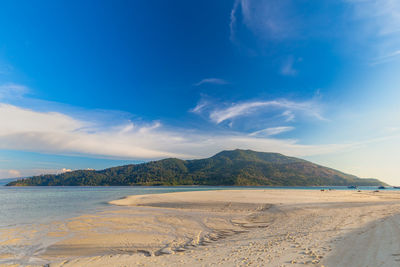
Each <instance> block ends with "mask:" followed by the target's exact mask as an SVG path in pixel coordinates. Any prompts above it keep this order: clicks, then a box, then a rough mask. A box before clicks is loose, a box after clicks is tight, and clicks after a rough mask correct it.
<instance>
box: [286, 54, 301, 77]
mask: <svg viewBox="0 0 400 267" xmlns="http://www.w3.org/2000/svg"><path fill="white" fill-rule="evenodd" d="M296 61H301V59H297V60H296ZM294 64H295V60H294V58H293V56H290V57H288V58H287V59H286V60H285V61H284V62H283V64H282V67H281V74H282V75H286V76H295V75H297V70H296V69H295V68H294Z"/></svg>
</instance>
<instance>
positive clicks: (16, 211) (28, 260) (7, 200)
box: [0, 186, 398, 265]
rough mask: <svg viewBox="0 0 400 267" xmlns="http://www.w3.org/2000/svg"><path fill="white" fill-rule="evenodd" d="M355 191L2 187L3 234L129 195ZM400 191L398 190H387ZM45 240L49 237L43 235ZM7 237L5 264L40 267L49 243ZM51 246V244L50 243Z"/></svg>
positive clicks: (2, 248)
mask: <svg viewBox="0 0 400 267" xmlns="http://www.w3.org/2000/svg"><path fill="white" fill-rule="evenodd" d="M329 188H330V189H334V190H354V189H349V188H347V187H338V186H331V187H327V186H324V187H318V186H317V187H264V186H260V187H238V186H173V187H166V186H152V187H146V186H138V187H134V186H132V187H118V186H116V187H86V186H85V187H81V186H71V187H68V186H60V187H57V186H54V187H6V186H0V233H7V231H8V230H7V229H21V228H24V229H27V228H30V227H34V226H35V225H39V224H40V225H46V224H47V223H50V222H54V221H63V220H65V219H68V218H73V217H76V216H79V215H82V214H89V213H96V212H100V211H104V210H107V209H113V208H116V207H114V206H112V205H110V204H108V202H109V201H111V200H115V199H120V198H123V197H125V196H128V195H143V194H161V193H169V192H187V191H206V190H226V189H229V190H243V189H246V190H252V189H264V190H275V189H292V190H299V189H300V190H304V189H308V190H321V189H329ZM359 189H360V190H376V189H377V187H359ZM385 190H398V189H392V188H389V189H385ZM43 236H45V233H43ZM7 238H9V237H7V236H1V235H0V255H2V254H3V255H6V254H11V255H14V257H13V258H12V259H7V258H1V257H0V265H1V264H2V263H17V264H21V265H25V264H32V263H38V262H36V261H35V260H36V259H35V257H34V255H37V254H38V253H39V252H40V251H42V250H44V249H45V248H46V246H47V245H48V242H49V240H47V241H45V240H40V235H36V236H35V240H31V241H30V243H31V244H32V245H31V246H24V247H20V246H19V247H15V246H13V245H9V244H8V245H2V242H4V241H7ZM46 242H47V243H46Z"/></svg>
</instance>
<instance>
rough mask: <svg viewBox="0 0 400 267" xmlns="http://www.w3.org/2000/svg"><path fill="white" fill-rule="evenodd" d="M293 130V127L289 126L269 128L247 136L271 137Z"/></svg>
mask: <svg viewBox="0 0 400 267" xmlns="http://www.w3.org/2000/svg"><path fill="white" fill-rule="evenodd" d="M293 130H294V127H291V126H279V127H270V128H266V129H262V130H259V131H256V132H252V133H251V134H249V136H273V135H278V134H281V133H284V132H289V131H293Z"/></svg>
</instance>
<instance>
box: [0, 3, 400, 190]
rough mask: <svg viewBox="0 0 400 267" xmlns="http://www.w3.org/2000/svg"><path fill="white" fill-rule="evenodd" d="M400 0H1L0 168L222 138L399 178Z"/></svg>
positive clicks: (206, 150) (178, 150) (51, 166)
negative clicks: (399, 1)
mask: <svg viewBox="0 0 400 267" xmlns="http://www.w3.org/2000/svg"><path fill="white" fill-rule="evenodd" d="M399 71H400V3H398V2H397V1H394V0H381V1H376V0H339V1H337V0H336V1H333V0H327V1H306V0H297V1H294V0H268V1H266V0H265V1H261V0H259V1H256V0H232V1H197V2H195V1H161V0H160V1H156V0H147V1H38V2H32V1H22V0H21V1H2V2H1V3H0V123H1V125H2V127H1V128H0V178H8V177H17V176H27V175H33V174H40V173H48V172H50V173H59V172H62V171H65V170H69V169H71V170H73V169H86V168H94V169H101V168H106V167H110V166H115V165H121V164H126V163H132V162H133V163H135V162H143V161H149V160H154V159H160V158H164V157H180V158H187V159H190V158H200V157H208V156H211V155H213V154H214V153H216V152H218V151H220V150H223V149H234V148H243V149H254V150H258V151H268V152H280V153H284V154H286V155H292V156H298V157H301V158H305V159H308V160H311V161H314V162H316V163H319V164H323V165H326V166H329V167H332V168H337V169H340V170H342V171H345V172H348V173H352V174H355V175H359V176H361V177H378V178H380V179H382V180H384V181H386V182H388V183H391V184H400V176H399V175H398V173H399V168H398V161H397V160H396V159H398V158H399V156H400V155H399V152H398V151H400V113H399V112H400V111H399V107H398V99H399V97H400V93H399V92H400V90H399V89H400V88H399V84H400V76H399V75H398V73H399Z"/></svg>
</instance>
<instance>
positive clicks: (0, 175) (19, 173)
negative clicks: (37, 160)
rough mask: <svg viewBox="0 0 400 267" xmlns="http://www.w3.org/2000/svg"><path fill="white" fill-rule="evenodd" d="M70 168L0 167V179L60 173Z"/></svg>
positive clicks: (68, 170)
mask: <svg viewBox="0 0 400 267" xmlns="http://www.w3.org/2000/svg"><path fill="white" fill-rule="evenodd" d="M70 171H72V170H71V169H68V168H62V169H21V170H15V169H0V179H4V178H20V177H28V176H33V175H41V174H61V173H64V172H70Z"/></svg>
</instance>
